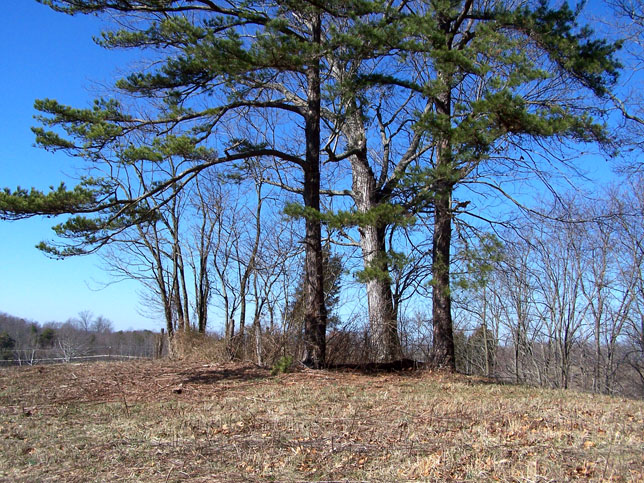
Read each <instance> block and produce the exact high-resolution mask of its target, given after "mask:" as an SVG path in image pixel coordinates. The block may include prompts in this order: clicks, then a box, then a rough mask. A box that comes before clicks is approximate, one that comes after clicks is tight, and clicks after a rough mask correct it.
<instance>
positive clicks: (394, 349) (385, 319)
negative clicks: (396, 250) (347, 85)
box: [346, 114, 402, 362]
mask: <svg viewBox="0 0 644 483" xmlns="http://www.w3.org/2000/svg"><path fill="white" fill-rule="evenodd" d="M346 129H347V137H348V138H349V139H350V140H351V143H352V144H353V145H354V146H356V147H357V146H362V149H361V150H360V152H359V153H358V154H356V155H354V156H352V157H351V172H352V178H353V179H352V192H353V193H352V195H353V201H354V203H355V205H356V208H357V210H358V212H360V213H367V212H369V211H370V210H372V209H374V208H376V207H377V205H378V203H379V201H380V194H379V192H378V188H377V186H376V178H375V175H374V173H373V171H372V169H371V168H370V166H369V160H368V159H367V149H366V138H365V135H364V125H363V124H362V122H361V119H360V116H359V115H357V114H356V115H355V117H354V119H353V120H352V122H350V123H348V126H347V128H346ZM359 232H360V248H361V249H362V259H363V261H364V267H365V268H369V267H371V266H374V265H375V266H376V267H377V268H378V271H379V273H380V276H379V277H375V278H370V279H368V280H367V283H366V289H367V304H368V312H369V328H370V331H371V341H370V342H371V345H372V347H373V348H374V354H373V357H374V359H375V361H376V362H390V361H394V360H397V359H400V358H401V357H402V350H401V347H400V338H399V336H398V318H397V314H396V311H395V309H394V303H393V294H392V291H391V278H390V277H389V267H388V264H387V262H386V259H387V253H386V244H385V229H384V227H380V226H378V224H377V222H376V224H372V225H368V226H364V227H361V228H360V230H359Z"/></svg>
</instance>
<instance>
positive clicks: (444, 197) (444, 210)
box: [432, 186, 456, 371]
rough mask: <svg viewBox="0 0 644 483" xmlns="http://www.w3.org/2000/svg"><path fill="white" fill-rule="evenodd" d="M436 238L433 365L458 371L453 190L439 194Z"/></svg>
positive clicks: (433, 264) (433, 265) (448, 188)
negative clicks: (452, 256) (452, 265)
mask: <svg viewBox="0 0 644 483" xmlns="http://www.w3.org/2000/svg"><path fill="white" fill-rule="evenodd" d="M434 209H435V219H434V238H433V260H432V272H433V291H432V296H433V297H432V298H433V300H432V302H433V304H432V305H433V322H434V346H433V349H432V365H433V366H434V367H437V368H444V369H448V370H451V371H455V370H456V358H455V356H454V331H453V326H452V307H451V306H452V296H451V293H450V280H449V279H450V244H451V238H452V213H451V187H447V186H445V187H442V188H439V189H437V191H436V199H435V202H434Z"/></svg>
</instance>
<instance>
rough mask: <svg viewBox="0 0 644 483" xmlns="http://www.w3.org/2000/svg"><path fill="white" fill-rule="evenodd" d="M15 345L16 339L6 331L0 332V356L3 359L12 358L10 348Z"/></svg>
mask: <svg viewBox="0 0 644 483" xmlns="http://www.w3.org/2000/svg"><path fill="white" fill-rule="evenodd" d="M15 346H16V341H15V340H14V339H13V338H12V337H11V336H10V335H9V334H8V333H7V332H6V331H2V332H0V357H2V359H4V360H10V359H13V354H12V352H11V351H12V350H13V348H14V347H15Z"/></svg>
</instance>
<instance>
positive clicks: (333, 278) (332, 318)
mask: <svg viewBox="0 0 644 483" xmlns="http://www.w3.org/2000/svg"><path fill="white" fill-rule="evenodd" d="M322 257H323V258H322V269H323V271H324V304H325V306H326V312H327V326H328V327H333V326H335V325H337V324H339V323H340V318H339V317H338V315H337V314H335V311H336V308H337V306H338V303H339V301H340V290H341V288H342V274H343V273H344V265H343V263H342V257H340V256H339V255H337V254H334V253H332V252H331V250H330V248H329V247H328V246H324V247H323V248H322ZM304 290H305V278H304V275H302V277H301V278H300V281H299V283H298V285H297V287H296V289H295V293H294V294H293V298H292V300H291V301H290V302H289V307H288V318H289V320H290V321H291V323H292V324H294V325H295V327H298V328H301V327H303V325H304V298H305V297H304Z"/></svg>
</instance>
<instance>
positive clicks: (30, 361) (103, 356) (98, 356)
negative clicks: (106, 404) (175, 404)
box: [0, 354, 152, 366]
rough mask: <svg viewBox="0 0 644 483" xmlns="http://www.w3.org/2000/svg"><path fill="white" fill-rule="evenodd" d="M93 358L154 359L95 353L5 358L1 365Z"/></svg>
mask: <svg viewBox="0 0 644 483" xmlns="http://www.w3.org/2000/svg"><path fill="white" fill-rule="evenodd" d="M92 359H104V360H109V359H146V360H149V359H152V357H146V356H126V355H119V354H102V355H93V356H72V357H49V358H38V359H30V358H25V359H5V360H0V365H4V366H11V365H16V366H21V365H27V366H32V365H35V364H37V363H45V364H46V363H50V364H55V363H61V362H63V363H65V362H73V361H88V362H89V361H90V360H92Z"/></svg>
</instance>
